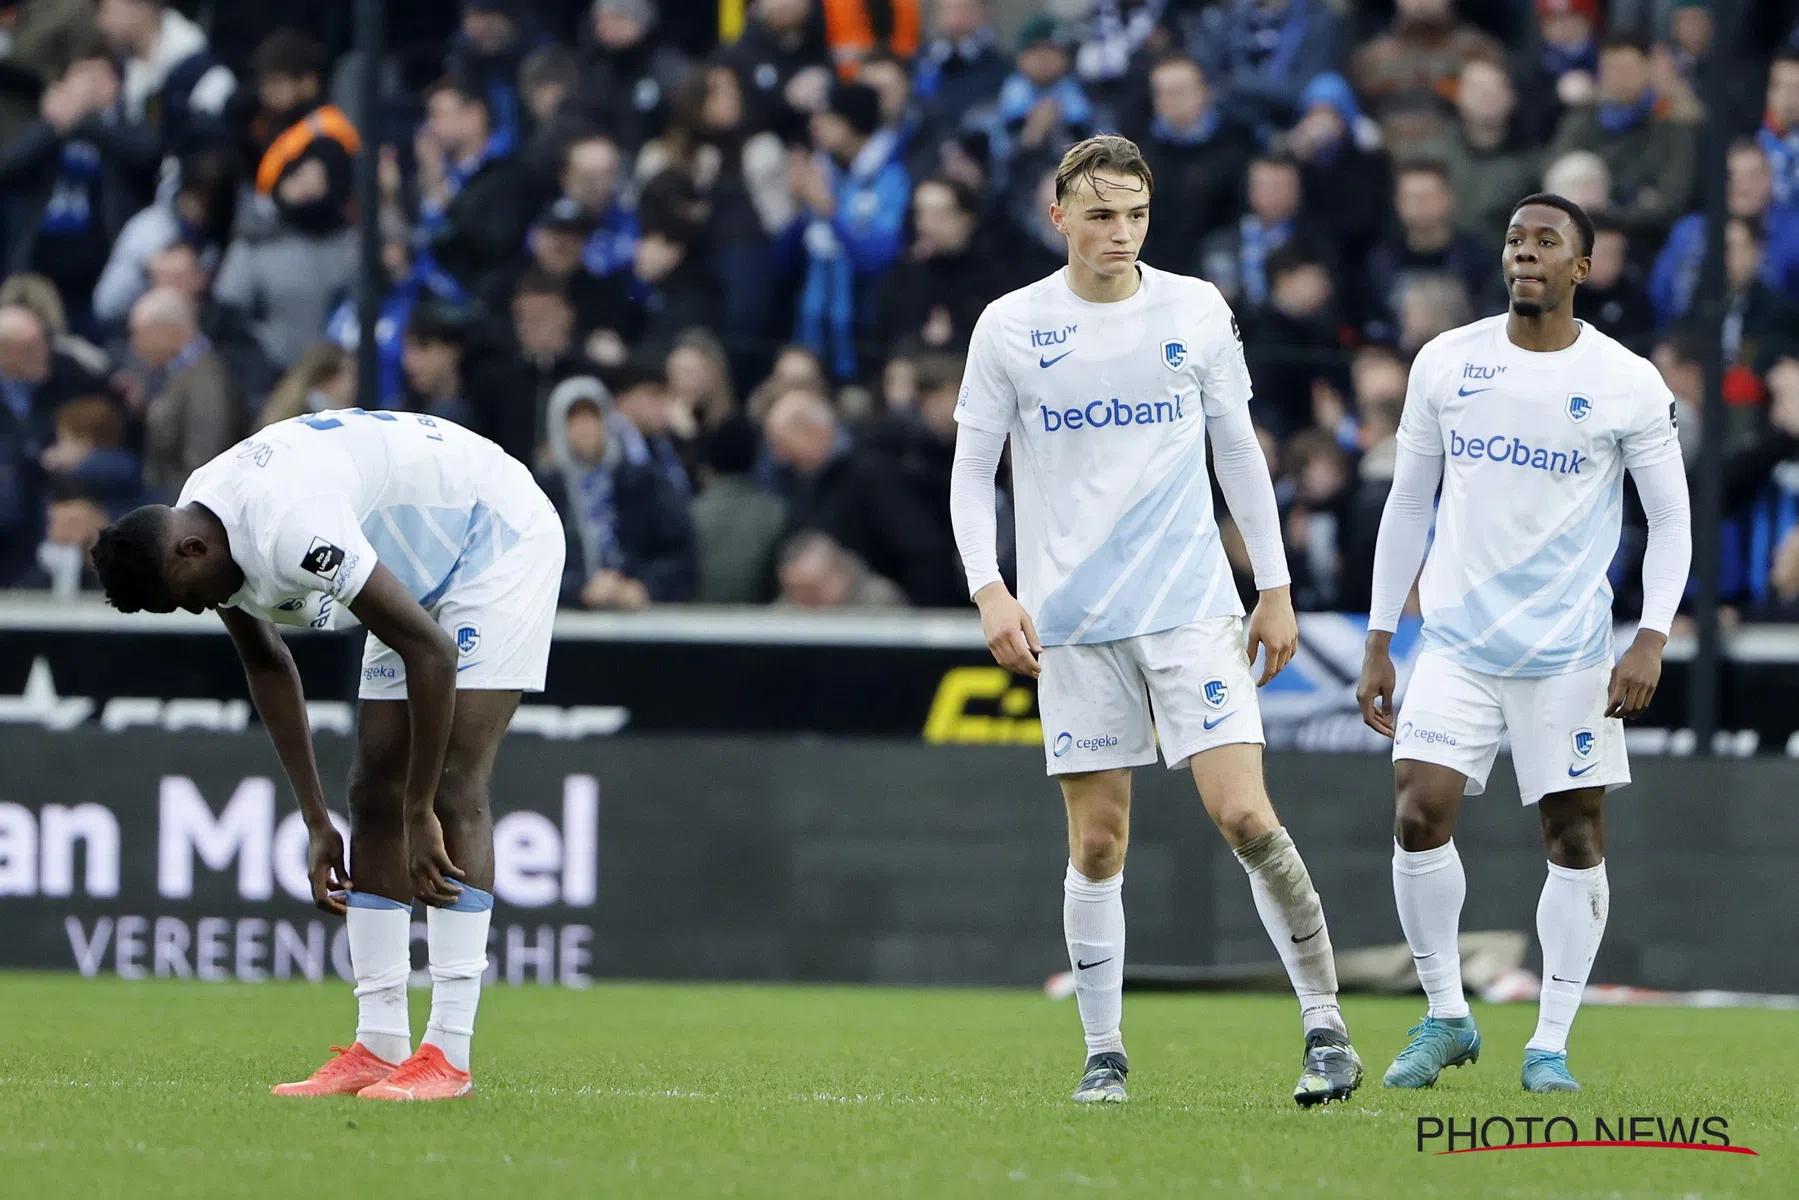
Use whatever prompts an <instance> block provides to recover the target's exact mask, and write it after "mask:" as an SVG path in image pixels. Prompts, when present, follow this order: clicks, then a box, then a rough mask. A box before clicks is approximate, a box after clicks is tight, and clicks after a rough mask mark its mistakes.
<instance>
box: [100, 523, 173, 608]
mask: <svg viewBox="0 0 1799 1200" xmlns="http://www.w3.org/2000/svg"><path fill="white" fill-rule="evenodd" d="M167 524H168V509H166V508H162V507H159V506H157V505H146V506H144V507H143V508H137V509H133V510H132V511H130V512H128V513H126V514H125V515H124V516H122V517H120V518H119V519H118V520H116V521H114V522H113V523H112V524H111V525H108V526H107V527H106V528H104V529H102V530H101V531H100V536H99V537H98V538H97V539H96V540H95V542H94V573H95V574H96V575H98V576H99V577H100V586H101V587H102V588H104V589H105V590H106V600H107V603H109V604H111V605H112V606H113V607H114V608H116V609H118V610H119V611H120V612H122V613H134V612H141V611H142V610H143V609H146V608H154V609H163V608H168V607H170V604H169V589H168V584H167V583H166V582H165V581H164V579H163V574H162V538H163V532H164V530H165V528H166V526H167Z"/></svg>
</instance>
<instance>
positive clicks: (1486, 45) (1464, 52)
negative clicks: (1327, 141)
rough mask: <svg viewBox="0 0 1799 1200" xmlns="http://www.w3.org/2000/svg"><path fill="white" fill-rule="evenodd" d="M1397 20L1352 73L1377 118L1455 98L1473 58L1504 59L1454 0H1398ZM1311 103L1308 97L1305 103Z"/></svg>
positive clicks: (1354, 62)
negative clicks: (1460, 13)
mask: <svg viewBox="0 0 1799 1200" xmlns="http://www.w3.org/2000/svg"><path fill="white" fill-rule="evenodd" d="M1395 9H1396V11H1395V13H1394V16H1393V24H1392V25H1390V26H1388V27H1387V32H1385V33H1383V34H1381V35H1380V36H1379V37H1376V38H1374V39H1373V40H1372V41H1369V42H1367V43H1365V44H1364V45H1363V46H1362V47H1361V48H1360V49H1358V50H1357V51H1356V52H1355V55H1354V57H1353V58H1352V59H1351V60H1350V78H1351V79H1353V80H1355V86H1356V91H1357V92H1358V93H1359V94H1360V95H1362V96H1365V97H1366V98H1367V100H1368V104H1369V107H1370V109H1371V111H1372V112H1373V115H1374V117H1375V119H1376V120H1385V119H1386V118H1387V117H1388V116H1390V115H1393V114H1395V113H1398V112H1401V111H1405V110H1408V109H1411V108H1414V107H1416V106H1418V105H1420V104H1425V105H1433V104H1440V103H1441V102H1443V101H1445V100H1448V99H1451V98H1452V96H1453V93H1454V89H1455V81H1456V77H1457V76H1459V75H1460V74H1461V71H1462V65H1463V64H1464V63H1466V62H1467V61H1468V60H1469V59H1471V58H1484V59H1486V60H1487V61H1488V62H1494V63H1502V64H1503V63H1504V62H1505V47H1504V46H1503V45H1501V44H1500V42H1499V41H1498V39H1496V38H1495V37H1494V36H1493V35H1492V34H1490V33H1487V32H1485V31H1484V30H1481V29H1479V28H1477V27H1475V26H1473V25H1470V24H1468V23H1467V22H1465V21H1460V20H1458V19H1457V18H1456V12H1455V0H1397V4H1396V6H1395ZM1306 107H1309V106H1308V105H1307V104H1306V102H1305V101H1304V99H1303V98H1302V99H1301V101H1300V108H1301V109H1304V108H1306Z"/></svg>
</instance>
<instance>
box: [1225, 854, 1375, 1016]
mask: <svg viewBox="0 0 1799 1200" xmlns="http://www.w3.org/2000/svg"><path fill="white" fill-rule="evenodd" d="M1237 861H1238V862H1240V863H1242V864H1243V869H1244V871H1246V872H1248V874H1249V891H1250V895H1252V896H1254V897H1255V902H1256V911H1257V912H1258V913H1260V914H1261V915H1262V927H1263V928H1265V929H1266V930H1267V931H1268V936H1269V938H1270V939H1272V940H1273V942H1274V948H1275V950H1277V951H1278V952H1279V953H1280V956H1281V962H1283V963H1285V964H1286V967H1287V978H1288V979H1291V980H1292V981H1293V990H1294V992H1296V993H1297V994H1298V996H1299V1019H1300V1022H1301V1023H1302V1024H1303V1025H1304V1027H1305V1030H1306V1032H1307V1033H1310V1032H1311V1031H1312V1030H1314V1029H1328V1030H1330V1031H1331V1032H1332V1033H1337V1034H1341V1035H1343V1036H1344V1037H1348V1036H1349V1027H1348V1026H1347V1025H1345V1024H1344V1023H1343V1010H1342V1009H1340V1008H1338V1007H1337V959H1336V956H1335V955H1334V954H1332V953H1331V935H1330V930H1329V929H1327V928H1325V924H1324V905H1323V904H1321V903H1320V902H1319V900H1318V892H1317V889H1315V888H1314V887H1312V876H1311V874H1310V873H1309V872H1307V871H1306V864H1305V860H1303V859H1301V858H1300V857H1299V849H1298V848H1297V847H1296V846H1294V845H1293V839H1292V838H1291V837H1290V836H1289V835H1288V834H1287V831H1286V830H1285V829H1284V828H1282V829H1275V830H1273V831H1271V832H1269V833H1265V834H1263V835H1262V836H1261V837H1258V838H1252V839H1250V840H1249V841H1247V842H1245V843H1243V845H1241V846H1239V847H1238V848H1237Z"/></svg>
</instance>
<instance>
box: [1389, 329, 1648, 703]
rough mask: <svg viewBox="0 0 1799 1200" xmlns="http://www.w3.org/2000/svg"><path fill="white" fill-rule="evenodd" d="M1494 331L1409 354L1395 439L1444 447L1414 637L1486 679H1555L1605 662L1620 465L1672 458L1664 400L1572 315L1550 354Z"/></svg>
mask: <svg viewBox="0 0 1799 1200" xmlns="http://www.w3.org/2000/svg"><path fill="white" fill-rule="evenodd" d="M1505 326H1506V318H1505V316H1504V315H1500V316H1497V317H1488V318H1487V319H1485V320H1482V321H1476V322H1475V323H1474V324H1472V325H1465V326H1463V327H1462V328H1460V329H1454V330H1451V331H1450V332H1448V333H1445V334H1443V335H1442V336H1441V337H1439V338H1437V339H1435V340H1434V341H1432V342H1430V343H1429V344H1428V345H1426V346H1425V347H1424V349H1423V350H1421V351H1419V353H1418V357H1417V360H1416V361H1415V362H1414V363H1413V364H1412V375H1411V381H1410V384H1409V385H1408V387H1407V389H1406V401H1405V413H1404V415H1403V416H1402V417H1401V419H1400V425H1399V442H1400V445H1402V446H1404V447H1405V448H1406V449H1408V450H1412V451H1415V452H1417V453H1419V454H1428V455H1442V456H1443V493H1442V499H1441V500H1440V501H1439V503H1438V506H1437V524H1436V536H1435V540H1434V541H1433V542H1432V545H1431V547H1430V551H1429V554H1428V555H1427V557H1426V558H1425V562H1424V574H1423V576H1422V578H1421V580H1420V583H1419V597H1420V601H1421V604H1422V607H1423V610H1424V646H1425V648H1426V649H1430V650H1434V651H1436V652H1438V653H1440V654H1443V655H1445V656H1446V657H1448V658H1450V659H1452V660H1454V661H1456V662H1458V663H1460V664H1462V665H1463V666H1465V667H1467V668H1469V669H1470V670H1474V671H1480V672H1483V673H1486V674H1490V675H1509V676H1518V677H1523V678H1534V677H1541V676H1546V675H1561V674H1566V673H1569V672H1573V671H1580V670H1584V669H1586V668H1588V667H1592V666H1597V665H1599V664H1601V663H1609V662H1611V661H1612V585H1611V581H1610V580H1609V579H1608V578H1607V577H1606V572H1607V570H1608V569H1609V568H1610V567H1611V564H1612V559H1613V557H1614V556H1615V555H1616V554H1617V551H1618V531H1619V525H1620V521H1621V518H1622V515H1623V506H1624V471H1625V469H1626V468H1635V467H1647V466H1651V465H1654V464H1656V463H1659V462H1662V461H1664V460H1666V459H1677V458H1679V457H1680V439H1679V437H1678V435H1677V434H1676V431H1675V416H1674V411H1675V410H1674V396H1673V394H1672V393H1670V392H1669V391H1668V387H1667V385H1666V384H1665V383H1663V382H1662V377H1661V374H1660V373H1659V372H1658V371H1657V370H1656V369H1655V367H1654V366H1653V365H1652V364H1650V363H1649V362H1648V361H1647V360H1646V359H1644V358H1641V357H1640V356H1638V355H1635V354H1632V353H1631V352H1630V351H1629V350H1626V349H1625V348H1624V347H1623V346H1621V345H1619V344H1618V343H1617V342H1615V341H1613V340H1612V339H1611V338H1609V337H1607V336H1606V335H1605V334H1603V333H1600V332H1599V331H1598V330H1597V329H1594V328H1593V327H1592V326H1590V325H1587V324H1586V323H1584V322H1582V323H1581V327H1580V336H1579V337H1578V338H1576V339H1575V342H1574V344H1573V345H1572V346H1569V347H1568V348H1567V349H1565V350H1558V351H1555V352H1554V353H1549V354H1538V353H1533V352H1531V351H1528V350H1522V349H1520V348H1518V347H1517V346H1515V345H1513V344H1512V341H1511V339H1510V338H1508V337H1507V336H1506V332H1505Z"/></svg>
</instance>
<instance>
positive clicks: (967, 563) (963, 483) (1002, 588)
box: [949, 306, 1043, 679]
mask: <svg viewBox="0 0 1799 1200" xmlns="http://www.w3.org/2000/svg"><path fill="white" fill-rule="evenodd" d="M998 326H999V320H998V318H997V317H996V316H995V315H994V312H993V309H992V307H991V306H989V307H988V309H987V311H985V312H983V313H982V314H981V319H980V320H979V321H977V322H976V323H975V327H974V333H973V335H972V336H971V337H970V340H969V349H968V366H967V368H966V370H965V372H964V374H963V378H962V391H961V393H960V395H958V396H957V398H956V456H955V460H954V462H953V463H952V464H951V466H950V475H949V515H950V526H951V528H952V529H953V530H954V531H955V535H956V550H957V552H958V553H960V554H961V556H962V569H963V570H964V571H965V572H966V573H967V575H968V594H969V595H970V596H972V597H974V602H975V605H976V606H977V607H978V608H979V609H980V610H981V633H982V634H983V636H985V637H986V639H987V649H988V650H990V651H992V652H993V658H994V661H995V662H997V663H999V665H1000V666H1002V667H1005V668H1006V669H1007V670H1009V671H1013V672H1015V673H1017V674H1019V675H1029V676H1030V677H1031V678H1033V679H1035V678H1036V677H1037V675H1038V673H1039V672H1040V671H1041V670H1042V668H1041V666H1040V665H1039V664H1038V661H1037V656H1038V655H1039V654H1040V653H1042V651H1043V646H1042V644H1041V643H1040V642H1039V641H1038V640H1037V628H1036V626H1035V625H1033V624H1032V622H1031V614H1030V613H1029V612H1027V611H1025V607H1024V605H1022V604H1020V603H1019V602H1018V600H1017V598H1016V597H1014V596H1013V595H1012V593H1011V592H1010V591H1009V590H1008V589H1007V588H1006V584H1005V581H1004V580H1003V579H1001V578H1000V574H999V543H998V531H997V523H998V517H997V515H996V509H995V500H996V499H997V489H996V487H995V484H994V479H995V477H996V476H997V475H998V473H999V460H1000V455H1001V454H1002V453H1003V452H1004V451H1005V448H1006V434H1007V430H1008V429H1009V428H1010V424H1011V419H1012V411H1013V408H1014V406H1015V405H1016V393H1015V392H1014V391H1013V389H1012V381H1011V379H1010V377H1009V376H1008V375H1007V374H1006V370H1005V365H1004V361H1003V359H1002V357H1001V355H1002V347H1001V344H1000V335H999V329H998Z"/></svg>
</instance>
